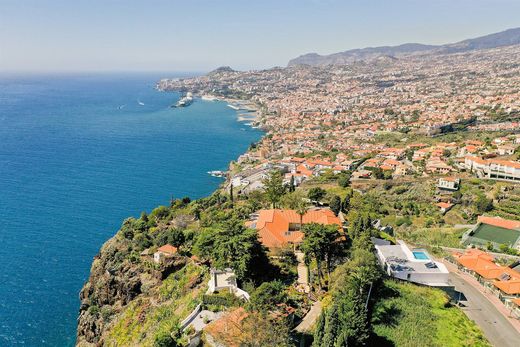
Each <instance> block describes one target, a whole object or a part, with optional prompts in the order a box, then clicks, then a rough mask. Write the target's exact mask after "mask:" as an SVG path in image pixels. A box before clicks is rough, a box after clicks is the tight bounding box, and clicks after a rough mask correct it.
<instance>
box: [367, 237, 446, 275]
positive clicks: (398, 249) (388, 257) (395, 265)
mask: <svg viewBox="0 0 520 347" xmlns="http://www.w3.org/2000/svg"><path fill="white" fill-rule="evenodd" d="M375 247H376V249H377V250H378V251H379V252H381V254H382V255H383V257H384V258H385V261H386V262H387V263H388V264H389V265H391V266H392V270H394V271H415V272H422V273H444V272H445V273H447V272H448V269H446V267H445V266H444V264H442V263H439V262H436V261H434V260H432V259H415V258H414V257H413V254H412V253H411V252H416V251H417V252H424V253H426V254H428V253H427V252H426V251H425V250H424V249H412V250H410V249H408V247H407V246H406V245H403V244H397V245H384V246H380V245H376V246H375ZM404 247H406V250H405V249H404ZM407 251H408V252H410V253H411V254H408V252H407ZM428 256H429V255H428ZM429 263H434V264H435V265H436V267H427V266H426V264H429Z"/></svg>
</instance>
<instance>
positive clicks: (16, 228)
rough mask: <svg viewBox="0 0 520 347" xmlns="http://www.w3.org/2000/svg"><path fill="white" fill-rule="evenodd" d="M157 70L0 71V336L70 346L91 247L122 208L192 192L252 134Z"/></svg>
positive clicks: (125, 211) (132, 212) (207, 185)
mask: <svg viewBox="0 0 520 347" xmlns="http://www.w3.org/2000/svg"><path fill="white" fill-rule="evenodd" d="M161 77H171V76H168V75H167V74H155V75H154V74H99V75H89V74H76V75H72V74H70V75H26V76H22V75H6V76H0V217H1V220H0V346H15V345H25V346H71V345H74V342H75V335H76V318H77V313H78V309H79V299H78V294H79V291H80V289H81V287H82V285H83V283H84V282H85V281H86V280H87V278H88V275H89V270H90V265H91V262H92V258H93V257H94V256H95V255H96V253H97V252H98V250H99V248H100V247H101V245H102V244H103V242H105V241H106V240H107V239H108V238H110V237H112V236H113V235H114V234H115V232H116V231H117V230H118V228H119V226H120V225H121V222H122V221H123V219H124V218H126V217H128V216H138V215H139V214H140V213H141V211H145V210H146V211H150V210H151V209H153V208H154V207H156V206H158V205H165V204H168V203H169V200H170V198H171V197H172V196H173V197H184V196H190V197H191V198H199V197H203V196H205V195H208V194H210V193H211V192H212V191H213V190H214V189H215V188H217V187H218V185H219V184H220V183H221V182H222V181H221V179H219V178H215V177H211V176H210V175H208V174H207V171H210V170H225V169H226V168H227V164H228V163H229V161H230V160H233V159H235V158H236V157H238V156H239V155H240V154H241V153H243V152H245V151H246V149H247V148H248V146H249V145H250V143H252V142H254V141H257V140H259V139H260V137H261V136H262V133H261V132H260V131H259V130H255V129H252V128H250V127H248V126H247V125H245V124H243V123H240V122H238V121H237V113H236V111H234V110H232V109H231V108H229V107H227V106H226V104H225V103H224V102H212V101H202V100H196V101H195V102H194V103H193V104H192V105H191V106H189V107H187V108H180V109H174V108H170V107H169V106H170V105H172V104H173V103H175V102H176V101H177V100H178V99H179V97H180V95H179V94H177V93H162V92H158V91H156V90H155V89H154V86H155V82H156V81H157V80H158V79H159V78H161Z"/></svg>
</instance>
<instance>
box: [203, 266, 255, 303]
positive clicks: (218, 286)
mask: <svg viewBox="0 0 520 347" xmlns="http://www.w3.org/2000/svg"><path fill="white" fill-rule="evenodd" d="M210 276H211V278H210V280H209V282H208V291H207V294H213V293H215V292H218V291H222V290H228V291H230V292H231V293H233V294H235V296H236V297H238V298H240V299H244V300H249V293H248V292H246V291H244V290H242V289H240V288H238V285H237V277H236V275H235V273H234V272H233V270H232V269H229V268H227V269H224V270H217V269H211V271H210Z"/></svg>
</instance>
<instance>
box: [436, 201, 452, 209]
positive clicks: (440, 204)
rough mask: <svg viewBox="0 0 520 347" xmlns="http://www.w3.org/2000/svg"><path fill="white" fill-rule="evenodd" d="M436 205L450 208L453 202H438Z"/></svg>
mask: <svg viewBox="0 0 520 347" xmlns="http://www.w3.org/2000/svg"><path fill="white" fill-rule="evenodd" d="M437 206H439V207H440V208H450V207H452V206H453V204H450V203H449V202H439V203H438V204H437Z"/></svg>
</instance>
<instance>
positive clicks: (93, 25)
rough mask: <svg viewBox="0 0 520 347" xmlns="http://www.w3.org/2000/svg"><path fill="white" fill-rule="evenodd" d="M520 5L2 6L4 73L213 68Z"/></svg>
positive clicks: (453, 32)
mask: <svg viewBox="0 0 520 347" xmlns="http://www.w3.org/2000/svg"><path fill="white" fill-rule="evenodd" d="M519 14H520V1H519V0H256V1H255V0H241V1H239V0H213V1H211V0H184V1H177V0H0V72H10V71H13V72H17V71H27V72H29V71H35V72H54V71H56V72H58V71H63V72H68V71H70V72H74V71H78V72H79V71H179V72H180V71H198V72H203V71H209V70H212V69H214V68H216V67H218V66H224V65H228V66H231V67H233V68H235V69H239V70H247V69H261V68H269V67H273V66H285V65H286V64H287V62H288V61H289V60H290V59H291V58H294V57H297V56H299V55H301V54H305V53H309V52H317V53H320V54H330V53H335V52H339V51H344V50H348V49H353V48H363V47H369V46H379V45H395V44H401V43H407V42H419V43H425V44H442V43H451V42H456V41H460V40H463V39H467V38H472V37H478V36H481V35H486V34H490V33H494V32H498V31H502V30H505V29H509V28H514V27H520V16H519Z"/></svg>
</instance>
